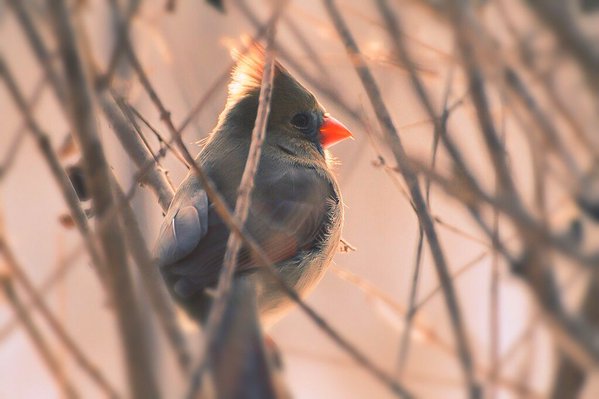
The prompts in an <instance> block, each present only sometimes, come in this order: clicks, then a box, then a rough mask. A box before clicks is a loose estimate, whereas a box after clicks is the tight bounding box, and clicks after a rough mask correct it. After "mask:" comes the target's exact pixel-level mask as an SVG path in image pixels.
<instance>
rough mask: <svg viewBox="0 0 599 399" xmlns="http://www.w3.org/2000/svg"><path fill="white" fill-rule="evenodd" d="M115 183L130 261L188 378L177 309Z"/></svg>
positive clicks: (188, 358)
mask: <svg viewBox="0 0 599 399" xmlns="http://www.w3.org/2000/svg"><path fill="white" fill-rule="evenodd" d="M113 182H114V185H113V187H114V190H115V192H116V198H117V201H118V202H120V203H122V204H123V206H121V207H120V210H121V212H120V215H121V222H122V226H123V230H124V233H125V238H126V240H127V246H128V247H129V250H130V253H131V257H132V258H133V261H134V262H135V264H136V265H137V267H138V268H139V275H140V276H141V282H142V285H143V287H144V290H145V293H146V295H147V296H148V298H149V300H150V304H151V305H152V307H153V308H154V311H155V312H156V316H157V317H158V320H159V322H160V325H161V326H162V328H163V329H164V332H165V334H166V337H167V339H168V342H169V344H170V345H171V347H172V348H173V350H174V352H175V355H176V357H177V360H178V364H179V366H180V367H181V369H182V371H183V373H184V375H186V374H187V372H189V370H190V366H191V351H190V349H189V347H188V344H187V340H186V339H185V335H184V334H183V331H181V327H180V326H179V323H178V321H177V314H176V311H175V308H174V306H173V303H172V301H171V300H170V298H169V297H168V293H167V292H166V290H165V288H164V285H163V284H162V281H161V277H160V274H159V272H158V269H157V268H156V265H155V264H154V261H153V259H152V255H151V254H150V251H149V250H148V247H147V245H146V243H145V240H144V237H143V234H142V232H141V229H140V227H139V224H138V223H137V218H136V217H135V213H134V212H133V209H132V208H131V205H130V204H129V201H128V200H127V199H126V197H125V194H124V193H123V191H122V189H121V187H120V186H119V184H118V182H117V181H116V179H114V178H113Z"/></svg>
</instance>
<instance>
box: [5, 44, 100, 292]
mask: <svg viewBox="0 0 599 399" xmlns="http://www.w3.org/2000/svg"><path fill="white" fill-rule="evenodd" d="M0 75H1V76H2V78H3V80H4V82H5V84H6V86H7V88H8V91H9V92H10V94H11V96H12V98H13V100H14V102H15V104H16V105H17V108H19V111H20V112H21V114H22V116H23V118H24V119H25V123H26V124H27V126H28V129H29V132H30V133H31V134H32V135H33V136H34V138H35V140H36V142H37V145H38V148H39V149H40V151H41V153H42V155H43V157H44V159H45V160H46V163H47V164H48V167H49V168H50V171H51V172H52V176H53V177H54V179H55V181H56V183H57V184H58V186H59V188H60V190H61V194H62V196H63V198H64V200H65V202H66V203H67V205H68V207H69V210H70V212H71V217H72V218H73V220H74V221H75V225H76V226H77V228H78V230H79V233H80V234H81V236H82V238H83V241H84V242H85V246H86V249H87V251H88V252H89V254H90V256H91V258H92V265H93V266H94V270H95V271H96V273H97V275H98V278H99V279H100V282H101V283H102V284H103V285H104V288H105V289H106V293H107V294H108V293H109V290H108V289H107V286H106V276H105V271H104V259H103V257H102V255H101V253H100V251H99V249H98V247H97V244H96V242H95V241H94V238H93V236H92V233H91V229H90V227H89V224H88V221H87V216H86V214H85V212H84V211H83V209H82V208H81V204H80V202H79V198H78V197H77V193H76V192H75V189H74V188H73V186H72V184H71V181H70V180H69V177H68V176H67V174H66V172H65V171H64V169H63V167H62V165H61V164H60V161H59V160H58V156H57V155H56V153H55V152H54V149H53V148H52V144H51V143H50V138H49V136H48V134H47V133H45V132H44V131H43V130H42V129H41V127H40V126H39V125H38V123H37V122H36V121H35V119H34V118H33V115H32V113H31V112H29V109H28V108H27V103H26V101H25V98H24V96H23V94H22V93H21V91H20V90H19V88H18V87H17V85H16V81H15V79H14V77H13V75H12V73H11V71H10V70H9V69H8V65H6V63H5V61H4V58H3V56H2V55H1V54H0Z"/></svg>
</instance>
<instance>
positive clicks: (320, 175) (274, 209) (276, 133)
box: [154, 44, 352, 328]
mask: <svg viewBox="0 0 599 399" xmlns="http://www.w3.org/2000/svg"><path fill="white" fill-rule="evenodd" d="M236 58H237V59H236V64H235V66H234V68H233V70H232V73H231V80H230V83H229V86H228V96H227V100H226V104H225V107H224V110H223V111H222V113H221V114H220V116H219V118H218V122H217V124H216V126H215V128H214V129H213V131H212V132H211V133H210V134H209V136H208V138H207V140H206V141H205V144H204V145H203V147H202V149H201V150H200V152H199V154H198V155H197V156H196V158H195V162H197V164H198V165H199V166H200V167H201V168H202V169H203V171H204V172H205V173H206V174H207V175H208V176H209V177H210V179H211V180H212V182H214V184H215V186H216V188H217V190H218V192H219V193H220V194H221V195H222V197H223V198H224V200H225V202H226V203H227V205H228V207H229V209H233V208H234V207H235V201H236V199H237V193H238V189H239V185H240V181H241V176H242V174H243V170H244V167H245V163H246V160H247V156H248V152H249V147H250V142H251V137H252V129H253V127H254V123H255V120H256V115H257V110H258V104H259V95H260V87H261V81H262V74H263V71H264V67H265V65H264V63H265V51H264V48H263V47H262V46H261V45H259V44H253V45H252V46H250V48H249V49H247V51H245V52H243V53H241V52H239V53H237V55H236ZM351 136H352V135H351V133H350V131H349V129H348V128H347V127H346V126H344V125H343V124H342V123H341V122H339V121H338V120H337V119H335V118H333V117H332V116H331V115H330V114H329V113H328V112H327V111H326V110H325V108H324V107H323V106H322V105H321V103H320V102H319V101H318V100H317V98H316V96H315V95H314V94H313V93H311V92H310V91H309V90H308V89H306V88H305V87H304V86H303V85H302V84H301V83H299V82H298V80H296V79H295V78H294V77H293V76H292V75H291V73H290V72H289V71H288V70H287V69H285V68H284V67H283V66H282V65H281V64H280V63H279V62H278V61H276V62H275V65H274V77H273V87H272V97H271V104H270V113H269V116H268V122H267V128H266V136H265V140H264V143H263V146H262V153H261V158H260V163H259V167H258V170H257V172H256V175H255V178H254V188H253V192H252V196H251V206H250V210H249V214H248V218H247V221H246V224H245V226H244V228H245V231H246V233H247V234H248V235H250V236H251V237H252V238H253V239H254V240H255V241H256V242H257V243H258V244H259V245H260V246H261V248H262V249H263V250H264V252H265V253H266V255H267V256H268V258H269V259H270V260H271V261H272V264H273V267H274V269H275V271H276V272H277V273H279V275H280V276H281V277H282V278H283V280H284V281H285V282H286V283H287V284H288V285H289V286H290V287H292V288H294V289H295V290H296V291H297V292H298V293H299V294H300V295H301V296H302V297H305V296H306V295H307V294H308V293H310V292H311V291H312V290H313V289H314V288H315V286H316V285H317V283H318V282H319V281H320V280H321V278H322V277H323V275H324V273H325V271H326V269H327V267H328V266H329V264H330V263H331V262H332V259H333V256H334V255H335V253H336V251H337V249H338V246H339V242H340V237H341V229H342V224H343V210H344V209H343V208H344V206H343V201H342V197H341V192H340V189H339V185H338V183H337V181H336V178H335V176H334V173H333V166H334V163H335V161H334V159H333V158H332V156H331V155H330V154H329V151H328V149H329V148H330V147H331V146H332V145H334V144H336V143H339V142H340V141H343V140H344V139H347V138H349V137H351ZM228 236H229V229H228V228H227V226H226V225H225V223H224V222H223V221H222V219H221V218H220V217H219V215H218V214H217V212H216V210H215V208H214V205H213V203H212V202H211V200H210V198H209V197H208V195H207V193H206V191H205V190H204V188H203V187H202V185H201V184H200V181H199V179H198V178H197V177H196V175H195V174H194V172H193V170H192V171H190V173H189V174H188V175H187V176H186V178H185V179H184V180H183V182H182V183H181V184H180V186H179V188H178V189H177V191H176V193H175V196H174V198H173V200H172V202H171V204H170V206H169V208H168V210H167V212H166V215H165V217H164V219H163V223H162V226H161V228H160V231H159V234H158V238H157V240H156V244H155V250H154V252H155V258H156V263H157V265H158V267H159V269H160V272H161V274H162V276H163V279H164V281H165V282H166V285H167V287H168V289H169V291H170V293H171V295H172V296H173V297H174V298H175V300H176V301H177V302H178V303H179V304H180V305H181V306H182V307H183V308H184V309H185V311H186V312H187V314H188V315H189V316H191V318H192V319H194V320H197V321H199V322H200V323H202V322H205V319H206V317H207V314H208V311H209V309H210V305H211V303H212V298H213V295H214V288H215V286H216V284H217V282H218V277H219V274H220V271H221V269H222V267H223V257H224V254H225V249H226V243H227V238H228ZM236 276H245V277H247V278H251V279H252V280H253V281H254V285H255V298H256V307H257V309H258V314H259V317H260V320H261V321H262V323H263V326H265V328H266V327H267V326H270V325H272V324H274V323H275V322H276V321H277V320H279V319H280V318H281V317H282V316H283V315H284V314H285V313H286V312H287V311H288V310H290V309H291V308H292V306H293V303H292V301H291V300H290V299H289V298H288V297H287V296H286V294H285V293H284V292H283V291H282V290H281V289H280V288H279V287H278V286H277V285H276V283H275V282H273V281H272V279H270V278H268V276H267V275H266V273H265V271H264V270H261V268H260V264H259V263H258V261H257V260H256V259H254V257H253V256H252V253H251V252H250V251H249V249H248V248H246V247H242V248H241V250H240V252H239V260H238V263H237V266H236ZM233 289H235V287H233Z"/></svg>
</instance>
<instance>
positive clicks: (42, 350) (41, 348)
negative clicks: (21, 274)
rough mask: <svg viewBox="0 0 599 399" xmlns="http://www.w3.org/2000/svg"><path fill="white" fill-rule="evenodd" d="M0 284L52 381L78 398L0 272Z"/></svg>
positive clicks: (70, 396) (9, 281) (5, 276)
mask: <svg viewBox="0 0 599 399" xmlns="http://www.w3.org/2000/svg"><path fill="white" fill-rule="evenodd" d="M0 285H1V286H2V290H3V294H4V296H5V297H6V299H7V300H8V302H9V303H10V305H11V306H12V308H13V310H14V312H15V314H16V315H17V317H18V319H19V321H20V322H21V324H22V325H23V327H24V328H25V331H26V332H27V335H29V338H30V339H31V341H32V343H33V345H34V346H35V348H36V349H37V351H38V352H39V355H40V357H41V358H42V360H43V361H44V363H45V364H46V367H47V368H48V371H49V372H50V374H51V375H52V376H53V377H54V381H56V383H57V384H58V386H59V387H60V389H61V390H62V393H63V395H64V396H65V397H66V398H69V399H76V398H79V397H80V396H79V393H78V392H77V391H76V390H75V387H74V386H73V384H72V382H71V381H69V380H68V378H67V376H66V374H65V372H64V370H63V368H62V366H61V364H60V363H59V362H58V360H57V359H56V357H55V356H54V354H53V353H52V352H51V351H50V348H49V347H48V344H47V343H46V341H45V340H44V338H43V336H42V334H41V332H40V331H39V330H38V328H37V327H36V326H35V324H34V323H33V320H31V318H30V317H29V314H28V313H27V310H25V308H24V307H23V304H22V303H21V300H20V299H19V297H18V296H17V292H16V291H15V289H14V287H13V286H12V282H11V279H10V277H9V276H7V275H1V274H0Z"/></svg>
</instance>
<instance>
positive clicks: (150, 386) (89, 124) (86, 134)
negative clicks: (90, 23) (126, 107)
mask: <svg viewBox="0 0 599 399" xmlns="http://www.w3.org/2000/svg"><path fill="white" fill-rule="evenodd" d="M49 4H50V14H51V15H52V19H53V24H54V29H55V34H56V37H57V40H58V42H59V43H60V53H61V58H62V61H63V67H64V70H65V75H66V79H67V100H68V101H67V109H68V110H69V111H70V114H69V116H70V118H69V122H70V124H71V127H72V130H73V133H74V134H75V137H76V138H77V139H78V143H79V146H80V148H81V151H82V153H83V160H84V171H85V174H86V178H87V182H88V183H89V188H90V193H91V197H92V199H93V204H94V211H95V214H96V217H97V219H98V220H99V221H102V220H103V219H104V218H105V216H106V212H107V211H108V210H109V209H110V208H111V207H112V205H113V203H114V198H113V195H112V191H111V186H112V185H111V177H110V170H109V168H108V165H107V163H106V159H105V157H104V153H103V150H102V144H101V142H100V140H99V135H98V131H97V126H96V120H95V113H94V104H93V101H92V96H91V90H90V85H89V82H88V80H87V77H86V71H85V67H84V65H83V62H82V60H81V57H80V55H79V51H78V49H77V45H76V43H75V35H74V32H73V27H72V26H71V21H70V17H69V13H68V10H67V7H66V4H65V3H64V2H63V1H62V0H51V1H50V3H49ZM99 238H100V243H101V245H102V248H103V250H104V254H105V256H106V265H107V269H108V271H109V273H108V275H109V281H110V287H111V289H112V293H113V298H114V302H115V305H116V306H115V311H116V316H117V320H118V325H119V330H120V332H121V338H122V346H123V349H124V350H125V354H126V356H125V357H126V364H127V367H126V368H127V373H128V376H129V381H130V383H131V386H130V388H131V394H132V396H133V397H135V398H144V399H145V398H147V399H149V398H156V397H159V396H160V395H159V391H158V387H157V385H156V379H155V378H154V376H153V373H152V370H151V367H150V364H151V363H150V361H149V355H150V353H149V351H148V347H147V343H146V341H145V339H144V337H145V335H144V331H143V330H142V329H143V326H142V324H141V315H140V313H139V307H138V303H137V301H136V299H135V296H134V292H133V285H132V281H131V276H130V275H129V270H128V266H127V263H128V262H127V256H126V247H125V240H124V237H123V232H122V229H121V226H119V223H118V221H117V220H114V221H110V222H108V223H107V225H106V228H104V229H101V230H100V231H99Z"/></svg>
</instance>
